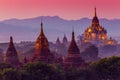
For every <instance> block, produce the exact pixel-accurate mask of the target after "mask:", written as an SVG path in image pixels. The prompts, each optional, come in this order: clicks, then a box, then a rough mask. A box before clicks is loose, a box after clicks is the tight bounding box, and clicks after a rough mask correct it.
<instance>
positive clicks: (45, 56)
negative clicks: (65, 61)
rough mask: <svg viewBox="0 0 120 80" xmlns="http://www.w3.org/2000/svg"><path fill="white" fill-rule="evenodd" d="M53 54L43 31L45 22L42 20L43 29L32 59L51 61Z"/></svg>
mask: <svg viewBox="0 0 120 80" xmlns="http://www.w3.org/2000/svg"><path fill="white" fill-rule="evenodd" d="M52 56H53V55H52V54H51V52H50V49H49V42H48V40H47V38H46V36H45V35H44V32H43V23H42V22H41V31H40V35H39V36H38V38H37V40H36V43H35V53H34V54H33V56H32V59H31V61H33V62H35V61H41V62H46V63H51V59H52Z"/></svg>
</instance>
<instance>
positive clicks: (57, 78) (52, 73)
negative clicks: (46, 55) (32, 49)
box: [24, 62, 64, 80]
mask: <svg viewBox="0 0 120 80" xmlns="http://www.w3.org/2000/svg"><path fill="white" fill-rule="evenodd" d="M24 70H25V71H26V72H27V73H29V75H30V76H31V77H32V79H33V80H64V74H63V72H62V71H61V70H59V69H58V67H57V66H55V65H52V66H51V65H48V64H44V63H39V62H36V63H32V64H30V63H28V64H26V65H25V66H24Z"/></svg>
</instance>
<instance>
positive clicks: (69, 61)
mask: <svg viewBox="0 0 120 80" xmlns="http://www.w3.org/2000/svg"><path fill="white" fill-rule="evenodd" d="M63 64H64V65H65V67H70V66H71V67H79V66H82V65H83V64H84V61H83V60H82V58H81V57H80V51H79V48H78V46H77V44H76V42H75V37H74V31H73V32H72V40H71V42H70V46H69V48H68V53H67V56H66V57H65V58H64V59H63Z"/></svg>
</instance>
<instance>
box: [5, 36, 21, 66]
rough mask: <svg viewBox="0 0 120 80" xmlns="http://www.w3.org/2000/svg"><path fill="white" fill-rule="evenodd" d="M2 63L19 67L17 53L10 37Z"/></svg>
mask: <svg viewBox="0 0 120 80" xmlns="http://www.w3.org/2000/svg"><path fill="white" fill-rule="evenodd" d="M4 62H5V63H7V64H12V65H14V66H19V65H20V61H19V58H18V53H17V51H16V49H15V46H14V43H13V38H12V36H11V37H10V43H9V47H8V49H7V52H6V54H5V57H4Z"/></svg>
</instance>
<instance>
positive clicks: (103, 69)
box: [91, 57, 120, 80]
mask: <svg viewBox="0 0 120 80" xmlns="http://www.w3.org/2000/svg"><path fill="white" fill-rule="evenodd" d="M91 67H92V69H93V70H94V71H95V74H96V76H97V77H98V78H99V79H109V80H116V79H117V80H119V79H120V57H111V58H104V59H102V60H100V61H98V62H96V63H93V64H92V65H91Z"/></svg>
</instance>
